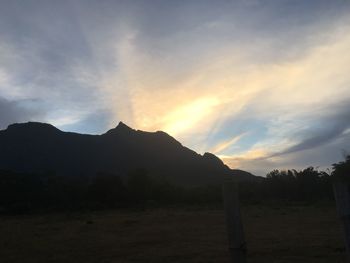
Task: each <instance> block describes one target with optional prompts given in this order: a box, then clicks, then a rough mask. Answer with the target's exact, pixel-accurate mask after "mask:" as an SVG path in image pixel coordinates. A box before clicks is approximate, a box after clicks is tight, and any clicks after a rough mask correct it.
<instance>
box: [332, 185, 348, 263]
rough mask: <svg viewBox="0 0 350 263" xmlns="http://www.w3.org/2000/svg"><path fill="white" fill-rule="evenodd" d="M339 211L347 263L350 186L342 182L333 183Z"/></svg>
mask: <svg viewBox="0 0 350 263" xmlns="http://www.w3.org/2000/svg"><path fill="white" fill-rule="evenodd" d="M333 190H334V196H335V201H336V205H337V211H338V215H339V217H340V219H341V220H342V222H343V227H344V235H345V247H346V253H347V262H350V192H349V190H350V189H349V184H348V183H347V182H344V181H342V180H336V181H335V182H334V183H333Z"/></svg>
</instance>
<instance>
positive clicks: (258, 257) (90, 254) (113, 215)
mask: <svg viewBox="0 0 350 263" xmlns="http://www.w3.org/2000/svg"><path fill="white" fill-rule="evenodd" d="M242 214H243V223H244V228H245V233H246V239H247V245H248V260H247V261H248V263H255V262H256V263H262V262H269V263H271V262H276V263H277V262H278V263H282V262H299V263H302V262H308V263H313V262H315V263H316V262H317V263H326V262H329V263H330V262H332V263H336V262H345V254H344V253H345V252H344V246H343V236H342V230H341V225H340V222H339V220H338V218H337V216H336V211H335V208H334V207H332V206H320V207H309V206H283V207H280V206H277V205H276V206H269V207H267V206H247V207H243V208H242ZM227 248H228V244H227V236H226V226H225V217H224V213H223V211H222V209H221V207H216V208H215V207H214V208H213V207H211V208H208V207H184V208H179V207H176V208H157V209H155V208H154V209H148V210H145V211H140V210H139V211H125V210H124V211H108V212H98V213H83V214H81V213H79V214H77V213H76V214H55V215H52V214H51V215H40V216H39V215H32V216H2V217H0V262H2V263H27V262H30V263H44V262H45V263H49V262H54V263H55V262H65V263H70V262H72V263H73V262H74V263H80V262H83V263H92V262H94V263H95V262H96V263H109V262H120V263H129V262H159V263H168V262H179V263H182V262H191V263H193V262H230V260H229V253H228V249H227Z"/></svg>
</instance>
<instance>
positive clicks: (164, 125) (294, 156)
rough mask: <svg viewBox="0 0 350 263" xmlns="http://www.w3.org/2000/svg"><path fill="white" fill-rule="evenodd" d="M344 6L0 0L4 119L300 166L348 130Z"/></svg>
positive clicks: (260, 163) (237, 162) (240, 161)
mask: <svg viewBox="0 0 350 263" xmlns="http://www.w3.org/2000/svg"><path fill="white" fill-rule="evenodd" d="M349 8H350V5H349V2H348V1H325V0H320V1H302V0H297V1H288V0H284V1H278V2H276V1H273V0H271V1H270V0H268V1H259V0H254V1H243V0H242V1H218V2H215V4H214V3H213V1H173V2H169V1H158V0H155V1H152V3H150V2H149V1H143V0H141V1H137V2H131V1H114V2H113V1H102V2H101V1H80V0H77V1H59V2H54V3H53V2H52V1H50V2H48V1H30V0H29V1H26V2H25V3H23V1H5V2H4V4H3V5H2V8H1V10H0V32H1V36H2V37H1V40H0V96H1V97H3V98H4V101H6V102H2V103H3V104H4V105H5V104H6V107H5V108H6V109H7V110H6V111H4V112H5V113H2V116H3V117H2V118H3V119H4V123H5V122H14V121H17V120H18V119H19V117H18V116H25V118H29V119H31V118H44V119H45V120H46V121H48V122H51V123H53V124H55V125H57V126H59V128H62V129H65V130H72V131H79V132H91V133H100V132H103V130H104V129H108V128H111V127H113V126H115V124H116V123H117V122H118V121H119V120H122V121H124V122H126V123H128V124H130V125H131V126H133V127H134V128H136V129H143V130H149V131H155V130H165V131H166V132H169V133H170V134H171V135H173V136H175V137H176V138H177V139H178V140H180V141H181V142H182V143H183V144H185V145H186V146H188V147H191V148H193V149H195V150H197V151H199V152H205V151H208V150H210V149H212V150H213V151H214V152H217V153H219V154H221V155H222V156H223V158H225V160H226V161H227V163H229V164H230V165H231V166H232V167H240V168H244V167H248V168H249V169H253V170H259V169H260V170H261V169H263V167H264V169H265V168H266V169H267V168H268V167H272V166H283V165H287V164H288V163H290V160H293V162H294V164H295V165H301V164H302V163H303V161H302V160H301V159H300V158H299V157H298V155H300V156H303V157H304V158H305V155H304V153H306V152H308V151H311V152H312V151H313V150H314V149H315V147H318V146H320V147H321V146H322V147H325V148H323V149H332V150H329V152H333V153H334V152H335V151H336V150H335V148H336V147H339V146H340V144H339V143H338V141H342V140H343V141H342V142H343V143H344V140H345V139H344V138H345V137H344V136H345V135H344V134H346V131H347V129H348V128H349V127H348V126H346V125H345V122H346V121H348V119H347V118H346V116H348V115H346V114H347V113H348V110H347V109H346V107H345V106H343V107H338V106H334V105H340V103H341V102H342V101H344V100H346V101H348V99H349V98H350V77H349V74H348V68H349V66H350V55H349V52H348V47H349V46H350V37H349V35H348V32H349V29H350V28H349V26H348V25H349V22H350V20H349V16H348V11H349ZM25 101H26V103H27V104H28V102H30V107H29V106H28V105H27V106H25V107H24V105H25V103H24V102H25ZM9 105H11V106H9ZM23 107H24V108H25V110H23ZM43 109H44V110H43ZM327 112H331V113H329V114H328V113H327ZM0 114H1V113H0ZM26 114H27V115H26ZM0 116H1V115H0ZM23 118H24V117H23ZM90 123H91V124H90ZM241 134H245V135H244V136H242V137H240V135H241ZM311 135H312V136H311ZM341 138H343V139H341ZM336 142H337V143H336ZM344 145H346V143H345V144H344ZM327 147H330V148H327ZM283 152H284V154H282V155H283V156H282V155H281V154H279V155H278V156H277V155H276V156H273V157H272V155H273V154H277V153H283ZM268 156H270V158H269V159H267V158H266V157H268ZM263 158H265V159H263ZM305 159H307V160H310V161H311V158H305ZM320 159H322V158H320ZM331 159H332V158H331V156H328V160H331ZM322 163H323V164H325V163H327V160H325V159H322Z"/></svg>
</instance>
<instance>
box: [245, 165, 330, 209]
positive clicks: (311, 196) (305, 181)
mask: <svg viewBox="0 0 350 263" xmlns="http://www.w3.org/2000/svg"><path fill="white" fill-rule="evenodd" d="M332 181H333V176H332V175H331V174H329V173H326V172H323V171H318V170H317V169H315V168H314V167H308V168H306V169H304V170H301V171H297V170H294V169H293V170H281V171H280V170H273V171H271V172H269V173H268V174H267V175H266V179H265V180H262V181H261V182H260V183H242V184H240V193H241V199H242V200H245V201H251V202H255V201H256V202H261V201H276V200H277V201H291V202H309V203H310V202H312V203H314V202H323V201H331V200H332V199H333V189H332Z"/></svg>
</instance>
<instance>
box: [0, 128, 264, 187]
mask: <svg viewBox="0 0 350 263" xmlns="http://www.w3.org/2000/svg"><path fill="white" fill-rule="evenodd" d="M0 147H1V149H2V151H1V152H0V169H7V170H12V171H17V172H36V173H38V172H40V173H43V172H47V171H54V172H56V173H58V174H61V175H77V174H78V175H85V176H93V175H96V174H98V173H101V172H103V173H111V174H120V175H125V174H127V173H129V172H130V171H132V170H134V169H146V170H147V171H148V172H149V173H150V175H151V176H156V177H161V178H163V179H165V180H166V181H169V182H171V183H175V184H178V185H184V186H196V185H204V184H213V183H221V182H222V181H223V180H225V178H230V177H231V176H232V178H236V179H237V180H243V181H244V180H255V179H256V178H257V177H255V176H254V175H252V174H250V173H248V172H245V171H241V170H234V169H230V168H229V167H228V166H226V165H225V164H224V163H223V162H222V160H221V159H219V158H218V157H217V156H215V155H214V154H211V153H205V154H203V155H200V154H198V153H196V152H195V151H193V150H191V149H189V148H187V147H185V146H183V145H182V144H181V143H180V142H178V141H177V140H176V139H175V138H173V137H172V136H170V135H169V134H167V133H165V132H162V131H156V132H146V131H140V130H135V129H132V128H130V127H129V126H127V125H126V124H124V123H123V122H119V124H118V125H117V126H116V127H115V128H113V129H111V130H109V131H107V132H106V133H103V134H101V135H89V134H79V133H72V132H65V131H61V130H60V129H58V128H56V127H55V126H53V125H51V124H47V123H39V122H27V123H15V124H11V125H9V126H8V127H7V129H5V130H1V131H0Z"/></svg>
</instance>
